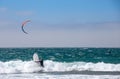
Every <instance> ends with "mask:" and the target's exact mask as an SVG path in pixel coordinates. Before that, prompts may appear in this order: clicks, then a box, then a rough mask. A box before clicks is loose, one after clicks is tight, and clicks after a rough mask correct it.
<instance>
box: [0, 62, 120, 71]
mask: <svg viewBox="0 0 120 79" xmlns="http://www.w3.org/2000/svg"><path fill="white" fill-rule="evenodd" d="M44 65H45V67H44V68H42V67H40V66H39V65H38V64H36V63H35V62H34V61H22V60H16V61H8V62H0V73H25V72H28V73H29V72H39V71H45V72H49V71H50V72H51V71H83V70H89V71H120V64H110V63H103V62H99V63H86V62H71V63H66V62H55V61H51V60H45V61H44Z"/></svg>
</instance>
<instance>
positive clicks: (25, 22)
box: [22, 20, 30, 34]
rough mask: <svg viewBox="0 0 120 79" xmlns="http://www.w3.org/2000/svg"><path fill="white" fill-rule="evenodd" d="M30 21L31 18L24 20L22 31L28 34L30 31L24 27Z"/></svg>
mask: <svg viewBox="0 0 120 79" xmlns="http://www.w3.org/2000/svg"><path fill="white" fill-rule="evenodd" d="M28 22H30V20H26V21H24V22H23V23H22V31H23V32H24V33H25V34H28V33H27V32H26V31H25V30H24V28H23V27H24V26H25V25H26V24H27V23H28Z"/></svg>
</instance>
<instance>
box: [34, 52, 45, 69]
mask: <svg viewBox="0 0 120 79" xmlns="http://www.w3.org/2000/svg"><path fill="white" fill-rule="evenodd" d="M33 61H34V62H36V63H37V64H39V65H40V66H42V67H44V63H43V59H42V58H40V59H39V56H38V54H37V53H34V55H33Z"/></svg>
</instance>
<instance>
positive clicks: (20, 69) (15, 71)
mask: <svg viewBox="0 0 120 79" xmlns="http://www.w3.org/2000/svg"><path fill="white" fill-rule="evenodd" d="M35 52H36V53H38V55H39V57H41V58H43V59H44V65H45V67H44V68H42V67H40V66H39V65H38V64H36V63H35V62H33V61H32V56H33V54H34V53H35ZM2 78H4V79H120V48H0V79H2Z"/></svg>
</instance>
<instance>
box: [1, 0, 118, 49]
mask: <svg viewBox="0 0 120 79" xmlns="http://www.w3.org/2000/svg"><path fill="white" fill-rule="evenodd" d="M26 20H31V22H29V23H27V24H26V25H25V26H24V29H25V31H26V32H28V34H25V33H23V31H22V30H21V25H22V22H24V21H26ZM0 47H120V1H119V0H0Z"/></svg>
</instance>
